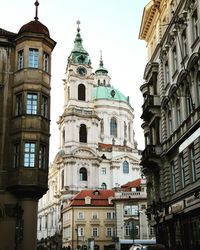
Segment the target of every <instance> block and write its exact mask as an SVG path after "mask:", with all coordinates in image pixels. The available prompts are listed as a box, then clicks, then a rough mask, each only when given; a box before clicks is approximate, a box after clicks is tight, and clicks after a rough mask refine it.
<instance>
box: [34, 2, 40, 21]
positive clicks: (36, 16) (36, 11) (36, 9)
mask: <svg viewBox="0 0 200 250" xmlns="http://www.w3.org/2000/svg"><path fill="white" fill-rule="evenodd" d="M38 6H39V2H38V0H36V1H35V18H34V19H35V21H37V20H38V19H39V18H38Z"/></svg>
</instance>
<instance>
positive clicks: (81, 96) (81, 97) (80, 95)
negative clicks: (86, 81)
mask: <svg viewBox="0 0 200 250" xmlns="http://www.w3.org/2000/svg"><path fill="white" fill-rule="evenodd" d="M78 100H81V101H85V86H84V85H83V84H79V85H78Z"/></svg>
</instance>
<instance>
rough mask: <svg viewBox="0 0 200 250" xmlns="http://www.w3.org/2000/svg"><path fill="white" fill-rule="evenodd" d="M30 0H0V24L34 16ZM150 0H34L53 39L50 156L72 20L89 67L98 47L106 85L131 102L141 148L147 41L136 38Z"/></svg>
mask: <svg viewBox="0 0 200 250" xmlns="http://www.w3.org/2000/svg"><path fill="white" fill-rule="evenodd" d="M34 2H35V0H20V1H19V0H6V1H5V0H0V6H1V7H0V8H1V15H0V28H3V29H5V30H8V31H11V32H14V33H18V31H19V29H20V28H21V26H23V25H24V24H25V23H28V22H30V21H31V20H33V19H34V17H35V5H34ZM148 2H149V0H56V1H55V0H39V4H40V5H39V7H38V17H39V21H40V22H41V23H43V24H44V25H45V26H47V27H48V29H49V31H50V36H51V38H52V39H53V40H54V41H56V42H57V44H56V47H55V48H54V50H53V53H52V72H51V75H52V78H51V138H50V162H52V161H53V159H54V157H55V156H56V154H57V152H58V150H59V148H58V147H59V130H58V125H57V123H56V122H57V121H58V119H59V116H60V115H62V112H63V104H64V88H63V79H64V78H65V70H66V66H67V58H68V56H69V55H70V52H71V50H72V49H73V45H74V39H75V36H76V33H77V23H76V22H77V20H79V21H80V22H81V24H80V33H81V37H82V39H83V47H84V49H85V50H86V51H87V52H88V53H89V55H90V59H91V62H92V67H93V70H94V71H95V70H96V69H97V68H98V66H99V60H100V50H101V51H102V56H103V62H104V67H105V68H106V69H107V70H108V72H109V73H108V74H109V76H110V77H111V85H112V86H113V87H115V88H117V89H118V90H119V91H121V92H122V93H123V94H124V95H125V96H129V98H130V103H131V106H132V107H133V108H134V115H135V118H134V131H135V139H136V141H137V142H138V149H141V150H142V149H144V136H143V130H142V128H141V124H142V120H141V119H140V116H141V115H142V108H141V106H142V104H143V98H142V93H141V92H140V86H141V85H142V84H143V82H144V80H143V74H144V69H145V65H146V63H147V49H146V42H145V41H142V40H139V38H138V36H139V30H140V24H141V19H142V14H143V9H144V7H145V5H146V4H147V3H148Z"/></svg>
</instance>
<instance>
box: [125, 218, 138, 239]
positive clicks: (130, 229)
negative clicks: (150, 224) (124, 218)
mask: <svg viewBox="0 0 200 250" xmlns="http://www.w3.org/2000/svg"><path fill="white" fill-rule="evenodd" d="M135 229H136V227H135V225H134V222H133V221H128V223H127V224H126V225H125V236H130V237H131V238H132V239H134V236H135V234H136V232H135Z"/></svg>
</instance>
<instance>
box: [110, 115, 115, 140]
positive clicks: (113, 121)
mask: <svg viewBox="0 0 200 250" xmlns="http://www.w3.org/2000/svg"><path fill="white" fill-rule="evenodd" d="M110 135H113V136H114V137H117V121H116V119H115V117H112V118H111V121H110Z"/></svg>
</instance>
